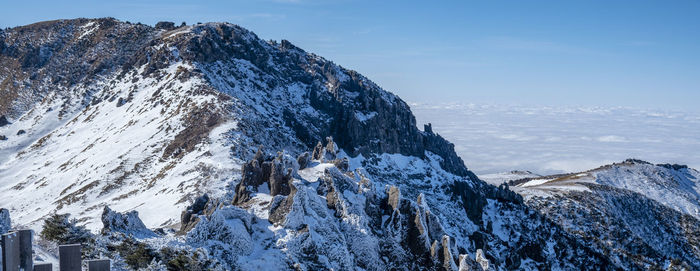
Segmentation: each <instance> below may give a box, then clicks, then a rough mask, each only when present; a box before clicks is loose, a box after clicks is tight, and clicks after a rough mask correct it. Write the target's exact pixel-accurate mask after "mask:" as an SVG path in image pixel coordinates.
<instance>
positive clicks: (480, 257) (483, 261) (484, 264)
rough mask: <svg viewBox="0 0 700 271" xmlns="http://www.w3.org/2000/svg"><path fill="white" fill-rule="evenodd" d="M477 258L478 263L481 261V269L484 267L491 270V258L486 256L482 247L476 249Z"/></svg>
mask: <svg viewBox="0 0 700 271" xmlns="http://www.w3.org/2000/svg"><path fill="white" fill-rule="evenodd" d="M475 260H476V262H477V263H479V265H480V266H481V269H483V270H484V271H486V270H489V259H486V257H484V251H483V250H481V249H477V250H476V259H475Z"/></svg>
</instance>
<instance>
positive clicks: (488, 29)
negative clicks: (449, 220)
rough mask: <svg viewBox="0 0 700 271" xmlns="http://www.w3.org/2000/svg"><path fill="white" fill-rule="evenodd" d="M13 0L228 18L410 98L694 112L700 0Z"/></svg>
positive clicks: (113, 12) (86, 9)
mask: <svg viewBox="0 0 700 271" xmlns="http://www.w3.org/2000/svg"><path fill="white" fill-rule="evenodd" d="M56 2H59V1H29V0H28V1H9V2H7V3H2V7H3V8H2V10H0V27H12V26H17V25H23V24H29V23H32V22H36V21H42V20H50V19H57V18H75V17H106V16H111V17H115V18H117V19H121V20H126V21H131V22H142V23H146V24H155V22H157V21H161V20H168V21H175V22H177V23H179V22H182V21H186V22H187V23H188V24H189V23H195V22H207V21H228V22H232V23H236V24H240V25H242V26H244V27H246V28H248V29H250V30H252V31H254V32H256V33H257V34H258V35H259V36H260V37H262V38H264V39H274V40H280V39H287V40H290V41H291V42H292V43H294V44H296V45H297V46H299V47H301V48H304V49H306V50H307V51H310V52H314V53H317V54H319V55H321V56H324V57H326V58H328V59H331V60H333V61H335V62H336V63H338V64H340V65H342V66H344V67H346V68H350V69H354V70H357V71H359V72H360V73H362V74H365V75H366V76H368V77H369V78H370V79H372V80H374V81H375V82H377V83H378V84H380V85H381V86H382V87H384V88H385V89H387V90H389V91H392V92H394V93H396V94H398V95H400V96H401V97H402V98H404V99H405V100H408V101H419V102H451V101H456V102H475V103H506V104H542V105H586V106H631V107H651V108H661V109H686V110H687V109H691V110H697V108H696V107H698V106H697V104H698V102H699V101H700V1H684V0H674V1H644V0H641V1H639V0H637V1H415V2H414V1H352V0H336V1H333V0H330V1H316V0H286V1H285V0H280V1H180V0H169V1H149V2H148V3H146V2H147V1H132V0H129V1H118V2H117V1H114V2H112V3H105V2H104V1H60V2H61V3H60V4H56Z"/></svg>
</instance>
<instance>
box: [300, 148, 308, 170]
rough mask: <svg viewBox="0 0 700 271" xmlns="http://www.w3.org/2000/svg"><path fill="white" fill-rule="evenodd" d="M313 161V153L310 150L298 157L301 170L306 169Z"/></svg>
mask: <svg viewBox="0 0 700 271" xmlns="http://www.w3.org/2000/svg"><path fill="white" fill-rule="evenodd" d="M310 162H311V155H310V154H309V152H304V153H302V154H300V155H299V157H297V163H298V164H299V170H302V169H305V168H306V167H307V166H308V165H309V163H310Z"/></svg>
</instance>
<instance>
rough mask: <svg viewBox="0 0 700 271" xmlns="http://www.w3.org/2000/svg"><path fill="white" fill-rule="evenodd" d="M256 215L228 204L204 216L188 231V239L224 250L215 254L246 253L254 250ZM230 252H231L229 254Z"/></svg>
mask: <svg viewBox="0 0 700 271" xmlns="http://www.w3.org/2000/svg"><path fill="white" fill-rule="evenodd" d="M253 220H254V217H253V216H252V215H251V214H249V213H248V212H246V211H245V210H243V209H240V208H238V207H235V206H227V207H224V208H221V209H217V210H216V211H214V212H213V213H212V214H211V215H208V216H202V219H201V221H200V222H199V223H197V226H195V227H194V229H192V230H191V231H189V232H188V233H187V241H188V242H190V243H193V244H200V245H204V246H206V247H209V248H213V249H217V250H218V249H222V250H224V251H217V252H214V253H215V254H219V253H220V254H221V255H226V256H227V257H230V256H233V255H240V254H243V255H246V254H249V253H250V252H251V251H252V248H253V240H252V239H251V236H250V235H251V231H252V223H253ZM229 253H230V254H229Z"/></svg>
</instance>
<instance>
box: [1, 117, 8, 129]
mask: <svg viewBox="0 0 700 271" xmlns="http://www.w3.org/2000/svg"><path fill="white" fill-rule="evenodd" d="M8 124H10V122H9V121H7V118H6V117H5V116H4V115H2V116H0V127H3V126H5V125H8Z"/></svg>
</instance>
